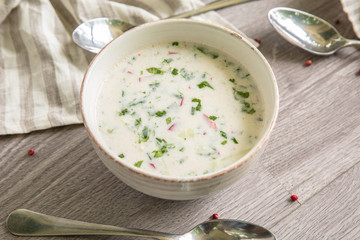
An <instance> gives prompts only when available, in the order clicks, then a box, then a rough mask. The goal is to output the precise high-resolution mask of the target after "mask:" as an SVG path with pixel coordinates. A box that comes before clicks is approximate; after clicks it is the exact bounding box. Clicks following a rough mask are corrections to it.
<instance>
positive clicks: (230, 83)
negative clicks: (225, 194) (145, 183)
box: [96, 42, 264, 177]
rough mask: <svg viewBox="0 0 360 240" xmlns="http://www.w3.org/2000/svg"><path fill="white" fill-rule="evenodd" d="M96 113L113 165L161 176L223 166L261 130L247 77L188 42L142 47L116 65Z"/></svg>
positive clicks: (259, 107)
mask: <svg viewBox="0 0 360 240" xmlns="http://www.w3.org/2000/svg"><path fill="white" fill-rule="evenodd" d="M96 114H97V116H96V117H97V123H98V126H99V131H100V133H101V135H102V138H103V139H104V140H105V142H106V144H107V146H108V147H109V149H110V151H112V153H113V154H114V155H115V156H117V158H118V159H119V160H120V161H123V162H126V163H127V164H129V165H133V166H135V167H137V168H140V169H143V170H144V171H147V172H153V173H157V174H159V175H168V176H180V177H187V176H198V175H204V174H208V173H211V172H214V171H217V170H219V169H221V168H224V167H226V166H229V165H230V164H232V163H234V162H235V161H237V160H239V159H240V158H241V157H242V156H244V155H245V154H246V153H247V152H248V151H250V149H251V148H252V147H253V146H254V145H255V144H256V142H257V139H258V136H259V135H260V134H261V132H263V128H264V121H263V118H264V116H263V115H264V103H263V100H262V97H261V94H260V92H259V90H258V89H257V87H256V82H255V81H254V79H252V76H251V74H250V73H249V72H248V71H247V70H246V69H245V68H244V67H243V66H242V65H241V64H240V63H238V62H236V61H235V60H234V59H232V58H230V57H229V56H226V55H225V54H223V53H222V52H221V51H219V50H217V49H213V48H210V47H208V46H205V45H202V44H198V43H191V42H170V43H158V44H153V45H149V46H145V47H143V48H142V49H139V50H138V51H136V52H134V53H133V54H131V55H129V56H128V57H127V58H125V59H123V60H122V61H120V62H119V63H118V64H117V65H116V66H114V68H113V71H112V72H111V73H109V74H108V75H107V76H106V77H105V79H104V80H103V83H102V86H101V88H100V89H99V95H98V100H97V106H96Z"/></svg>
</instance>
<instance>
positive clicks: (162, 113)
mask: <svg viewBox="0 0 360 240" xmlns="http://www.w3.org/2000/svg"><path fill="white" fill-rule="evenodd" d="M155 115H156V116H157V117H162V116H164V115H166V111H165V110H163V111H157V112H156V113H155Z"/></svg>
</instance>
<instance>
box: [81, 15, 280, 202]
mask: <svg viewBox="0 0 360 240" xmlns="http://www.w3.org/2000/svg"><path fill="white" fill-rule="evenodd" d="M164 41H168V42H172V41H191V42H199V43H203V44H205V45H208V46H210V47H213V48H217V49H221V50H222V51H223V52H224V53H225V54H228V55H230V56H231V57H233V58H235V59H237V60H238V61H239V62H240V63H241V64H242V65H243V66H245V68H246V69H247V70H248V71H249V72H250V74H251V75H252V76H253V78H254V79H255V81H256V82H257V85H258V88H259V90H260V92H261V94H262V96H263V98H264V102H265V105H266V106H265V119H264V122H265V128H264V131H263V132H262V134H261V135H260V136H261V137H259V139H258V142H257V144H256V145H255V146H254V148H253V149H252V150H251V151H249V152H248V153H247V154H246V155H245V156H244V157H242V158H241V159H239V160H238V161H237V162H235V163H234V164H232V165H230V166H228V167H226V168H224V169H221V170H219V171H217V172H214V173H211V174H207V175H203V176H197V177H182V178H180V177H168V176H159V175H153V174H150V173H147V172H144V171H142V170H141V169H139V168H136V167H134V166H131V165H130V164H129V165H128V164H126V163H124V162H121V161H120V160H118V159H117V158H116V156H114V155H113V154H112V153H111V152H110V151H109V150H108V147H107V146H106V144H105V143H104V141H103V140H102V139H101V136H100V133H99V131H98V125H97V123H96V119H95V113H96V109H95V106H96V100H97V99H96V97H97V95H98V89H99V88H100V84H101V81H102V79H103V78H104V76H105V75H106V74H107V73H109V72H110V71H111V69H112V68H113V67H114V66H115V65H116V63H118V62H119V61H120V60H121V59H122V58H124V57H126V56H127V55H129V54H130V53H131V52H133V51H135V50H136V49H138V48H140V47H142V46H144V45H148V44H151V43H157V42H164ZM278 104H279V96H278V88H277V84H276V80H275V76H274V74H273V72H272V70H271V68H270V66H269V64H268V63H267V61H266V59H265V58H264V57H263V55H262V54H261V53H260V52H259V51H258V49H256V47H254V46H253V45H252V44H251V43H250V42H249V41H247V40H246V39H245V38H243V37H242V36H240V35H239V34H238V33H235V32H233V31H231V30H228V29H225V28H222V27H219V26H215V25H212V24H208V23H203V22H197V21H192V20H185V19H181V20H179V19H178V20H162V21H157V22H153V23H148V24H144V25H141V26H139V27H136V28H134V29H132V30H130V31H127V32H126V33H124V34H122V35H121V36H119V37H118V38H116V39H115V40H113V41H112V42H111V43H109V44H108V45H107V46H106V47H104V48H103V49H102V51H101V52H100V53H99V54H98V55H97V56H96V57H95V58H94V59H93V61H92V63H91V64H90V66H89V68H88V70H87V72H86V74H85V76H84V79H83V83H82V87H81V112H82V116H83V120H84V124H85V127H86V129H87V131H88V133H89V135H90V138H91V140H92V143H93V145H94V148H95V150H96V152H97V154H98V155H99V157H100V159H101V160H102V161H103V162H104V164H105V165H106V166H107V167H108V168H109V170H110V171H111V172H112V173H113V174H115V175H116V176H117V177H118V178H119V179H121V180H122V181H123V182H124V183H126V184H127V185H129V186H131V187H133V188H134V189H137V190H138V191H141V192H143V193H145V194H148V195H151V196H155V197H159V198H164V199H173V200H187V199H194V198H199V197H202V196H205V195H208V194H210V193H213V192H216V191H219V190H222V189H224V188H227V187H229V186H230V185H231V184H233V183H234V182H236V181H237V180H238V179H239V178H240V177H242V176H243V175H244V174H245V172H246V171H247V170H248V169H249V168H250V167H251V165H253V164H254V163H255V162H256V160H257V159H258V158H259V156H260V155H261V152H262V150H263V149H264V146H265V143H266V141H267V139H268V138H269V135H270V132H271V131H272V128H273V127H274V123H275V119H276V117H277V113H278ZM123 141H126V140H123ZM249 191H250V190H249Z"/></svg>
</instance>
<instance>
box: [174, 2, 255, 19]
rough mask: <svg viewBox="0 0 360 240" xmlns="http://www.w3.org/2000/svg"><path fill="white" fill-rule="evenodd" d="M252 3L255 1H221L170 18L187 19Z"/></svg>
mask: <svg viewBox="0 0 360 240" xmlns="http://www.w3.org/2000/svg"><path fill="white" fill-rule="evenodd" d="M250 1H254V0H220V1H215V2H213V3H209V4H207V5H205V6H203V7H201V8H198V9H195V10H193V11H190V12H185V13H181V14H179V15H175V16H172V17H170V19H171V18H187V17H191V16H194V15H198V14H200V13H204V12H208V11H212V10H216V9H221V8H224V7H229V6H232V5H235V4H239V3H245V2H250Z"/></svg>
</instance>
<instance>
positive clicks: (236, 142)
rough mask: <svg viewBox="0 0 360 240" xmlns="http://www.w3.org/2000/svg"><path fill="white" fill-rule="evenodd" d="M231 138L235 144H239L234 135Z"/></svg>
mask: <svg viewBox="0 0 360 240" xmlns="http://www.w3.org/2000/svg"><path fill="white" fill-rule="evenodd" d="M231 140H232V141H233V142H234V143H235V144H239V142H238V141H237V140H236V138H234V137H232V138H231Z"/></svg>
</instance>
